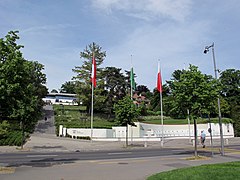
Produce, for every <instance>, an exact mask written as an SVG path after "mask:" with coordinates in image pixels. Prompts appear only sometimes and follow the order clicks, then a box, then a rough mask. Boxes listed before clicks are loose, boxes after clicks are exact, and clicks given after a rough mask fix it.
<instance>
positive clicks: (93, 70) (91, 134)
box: [91, 53, 95, 142]
mask: <svg viewBox="0 0 240 180" xmlns="http://www.w3.org/2000/svg"><path fill="white" fill-rule="evenodd" d="M93 58H95V57H94V53H93V57H92V74H91V76H92V78H94V75H93V73H94V69H93V68H95V67H94V65H93V63H94V62H93ZM93 90H94V82H93V79H92V102H91V142H92V137H93Z"/></svg>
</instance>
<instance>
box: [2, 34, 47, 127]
mask: <svg viewBox="0 0 240 180" xmlns="http://www.w3.org/2000/svg"><path fill="white" fill-rule="evenodd" d="M17 33H18V32H17V31H11V32H9V33H8V34H7V35H6V37H5V38H1V39H0V72H1V74H0V105H1V107H0V108H1V116H2V117H1V119H2V120H4V119H5V120H7V121H8V122H9V124H10V126H12V127H14V128H17V127H19V124H20V123H19V122H21V123H22V129H24V130H26V131H31V130H32V129H33V127H34V124H35V123H36V121H37V120H38V118H39V116H40V115H41V107H42V105H43V101H42V97H44V96H45V95H46V94H47V88H46V87H45V86H44V84H45V83H46V76H45V74H43V73H42V70H43V68H44V67H43V65H42V64H40V63H38V62H36V61H28V60H26V59H24V57H23V55H22V53H21V51H20V50H21V48H22V47H23V46H21V45H18V44H17V42H16V41H17V40H18V39H19V36H18V35H17ZM1 119H0V120H1Z"/></svg>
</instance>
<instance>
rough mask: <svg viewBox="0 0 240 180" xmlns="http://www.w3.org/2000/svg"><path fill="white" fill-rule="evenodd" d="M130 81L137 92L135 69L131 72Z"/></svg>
mask: <svg viewBox="0 0 240 180" xmlns="http://www.w3.org/2000/svg"><path fill="white" fill-rule="evenodd" d="M130 81H131V87H132V90H135V89H136V84H135V81H134V73H133V68H131V72H130Z"/></svg>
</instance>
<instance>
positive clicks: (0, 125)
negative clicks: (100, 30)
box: [0, 120, 10, 137]
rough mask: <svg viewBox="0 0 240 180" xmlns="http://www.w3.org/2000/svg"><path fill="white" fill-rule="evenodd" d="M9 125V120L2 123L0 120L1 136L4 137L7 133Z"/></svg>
mask: <svg viewBox="0 0 240 180" xmlns="http://www.w3.org/2000/svg"><path fill="white" fill-rule="evenodd" d="M9 127H10V125H9V123H8V121H6V120H4V121H3V122H2V123H1V122H0V137H4V135H6V134H7V132H8V130H9Z"/></svg>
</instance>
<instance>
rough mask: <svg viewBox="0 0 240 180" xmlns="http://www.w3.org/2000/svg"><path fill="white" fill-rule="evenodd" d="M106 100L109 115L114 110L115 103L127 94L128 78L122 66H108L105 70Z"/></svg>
mask: <svg viewBox="0 0 240 180" xmlns="http://www.w3.org/2000/svg"><path fill="white" fill-rule="evenodd" d="M103 78H104V79H105V81H104V88H105V94H106V101H105V103H104V105H105V108H106V112H107V113H108V115H109V117H111V114H112V112H113V105H114V104H115V103H116V102H117V101H118V100H120V99H122V98H123V97H125V96H126V93H127V92H126V85H127V84H126V80H125V79H126V78H125V76H124V75H123V74H122V73H121V69H120V68H115V67H106V68H105V69H104V70H103Z"/></svg>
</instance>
